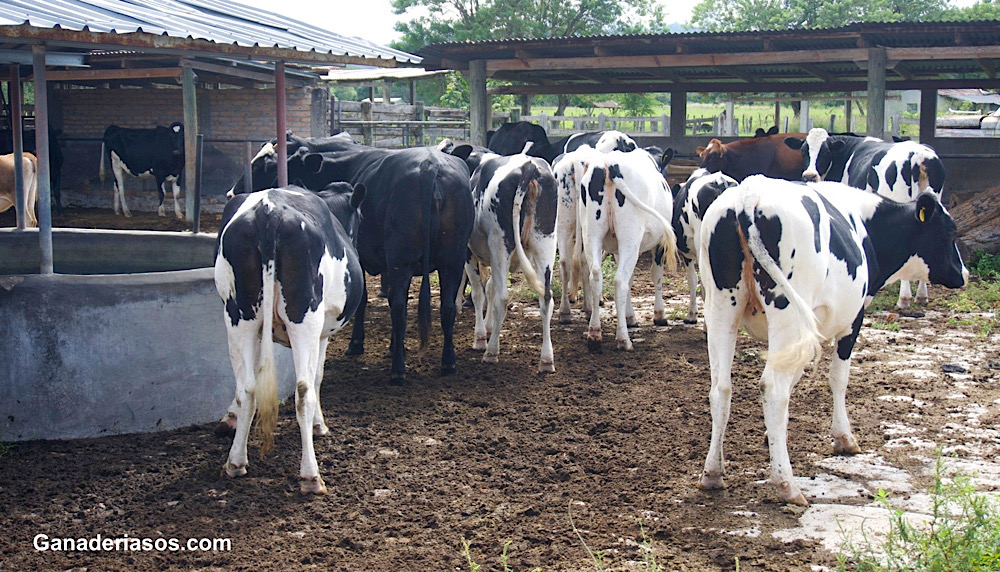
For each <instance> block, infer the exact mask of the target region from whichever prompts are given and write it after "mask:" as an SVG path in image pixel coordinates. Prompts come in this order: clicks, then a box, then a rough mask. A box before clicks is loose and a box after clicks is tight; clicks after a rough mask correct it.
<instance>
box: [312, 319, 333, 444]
mask: <svg viewBox="0 0 1000 572" xmlns="http://www.w3.org/2000/svg"><path fill="white" fill-rule="evenodd" d="M329 346H330V338H329V337H326V338H322V339H321V340H320V343H319V360H318V361H317V365H316V376H315V383H314V384H313V389H314V390H315V391H316V409H315V410H314V411H313V433H314V434H315V435H319V436H324V435H328V434H329V433H330V428H329V427H327V426H326V420H325V419H324V418H323V403H322V401H321V400H320V393H319V390H320V386H322V385H323V365H324V364H325V363H326V350H327V348H328V347H329Z"/></svg>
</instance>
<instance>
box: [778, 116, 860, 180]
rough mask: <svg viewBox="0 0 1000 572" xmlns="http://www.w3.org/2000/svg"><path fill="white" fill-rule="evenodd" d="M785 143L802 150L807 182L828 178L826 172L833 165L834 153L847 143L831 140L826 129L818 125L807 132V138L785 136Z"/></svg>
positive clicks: (804, 177) (803, 172) (804, 174)
mask: <svg viewBox="0 0 1000 572" xmlns="http://www.w3.org/2000/svg"><path fill="white" fill-rule="evenodd" d="M785 145H788V146H789V147H791V148H792V149H795V150H796V151H801V152H802V164H803V165H805V166H806V167H805V169H803V170H802V180H803V181H807V182H817V181H819V180H821V179H824V178H826V174H827V173H828V172H829V171H830V166H831V165H833V157H834V154H836V153H839V152H840V151H841V150H842V149H843V148H844V145H845V143H844V142H843V141H840V140H830V134H829V133H827V132H826V129H822V128H819V127H816V128H814V129H812V130H810V131H809V133H808V134H806V138H805V139H799V138H798V137H787V138H785Z"/></svg>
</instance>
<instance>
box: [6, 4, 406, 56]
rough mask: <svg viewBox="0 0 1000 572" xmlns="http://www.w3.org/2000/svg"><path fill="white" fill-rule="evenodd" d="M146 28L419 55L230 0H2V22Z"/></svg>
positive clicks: (229, 40) (246, 41)
mask: <svg viewBox="0 0 1000 572" xmlns="http://www.w3.org/2000/svg"><path fill="white" fill-rule="evenodd" d="M22 25H28V26H32V27H35V28H58V29H62V30H72V31H89V32H95V33H118V34H127V33H145V34H153V35H163V36H169V37H174V38H190V39H195V40H207V41H209V42H214V43H217V44H229V45H236V46H244V47H254V46H260V47H274V48H282V49H290V50H296V51H300V52H318V53H328V54H332V55H334V56H337V55H343V56H350V57H355V58H371V59H379V60H394V61H396V62H399V63H410V64H416V63H419V62H420V60H421V58H420V57H418V56H415V55H413V54H408V53H406V52H402V51H399V50H395V49H392V48H389V47H386V46H380V45H378V44H374V43H372V42H369V41H367V40H364V39H362V38H356V37H348V36H342V35H340V34H336V33H334V32H331V31H329V30H324V29H322V28H319V27H316V26H313V25H311V24H308V23H305V22H300V21H298V20H293V19H291V18H288V17H285V16H282V15H280V14H275V13H273V12H268V11H265V10H260V9H258V8H252V7H250V6H245V5H243V4H240V3H238V2H233V1H231V0H136V1H129V0H3V2H0V26H22Z"/></svg>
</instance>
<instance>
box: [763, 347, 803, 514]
mask: <svg viewBox="0 0 1000 572" xmlns="http://www.w3.org/2000/svg"><path fill="white" fill-rule="evenodd" d="M773 332H774V330H771V331H770V332H769V336H770V337H772V340H771V341H772V342H774V339H773V338H774V337H775V336H774V335H773ZM784 347H786V344H785V343H780V342H779V343H771V344H769V348H770V350H771V351H772V352H777V351H780V350H781V349H782V348H784ZM801 376H802V370H801V368H800V369H798V370H797V371H789V370H782V369H778V368H776V367H774V366H772V365H771V364H770V363H768V364H767V365H765V366H764V374H763V375H762V376H761V393H762V394H763V401H764V425H765V426H766V427H767V446H768V449H769V451H770V454H771V484H773V485H774V486H775V487H776V488H777V489H778V496H780V497H781V499H782V500H784V501H785V502H787V503H791V504H795V505H799V506H808V505H809V502H808V501H806V498H805V497H804V496H803V495H802V492H801V491H800V490H799V487H798V485H796V484H795V477H794V476H793V474H792V462H791V459H790V458H789V457H788V402H789V399H790V398H791V393H792V387H793V386H794V385H795V382H796V381H798V379H799V377H801Z"/></svg>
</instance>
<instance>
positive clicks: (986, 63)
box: [976, 58, 997, 79]
mask: <svg viewBox="0 0 1000 572" xmlns="http://www.w3.org/2000/svg"><path fill="white" fill-rule="evenodd" d="M976 63H977V64H978V65H979V67H981V68H983V71H984V72H986V75H988V76H990V79H996V78H997V68H996V66H995V65H993V62H991V61H990V60H987V59H983V58H979V59H978V60H976Z"/></svg>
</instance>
